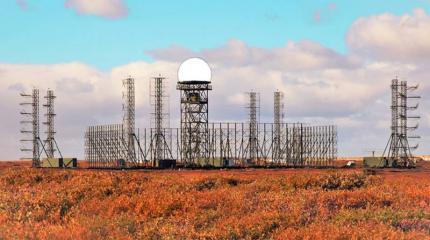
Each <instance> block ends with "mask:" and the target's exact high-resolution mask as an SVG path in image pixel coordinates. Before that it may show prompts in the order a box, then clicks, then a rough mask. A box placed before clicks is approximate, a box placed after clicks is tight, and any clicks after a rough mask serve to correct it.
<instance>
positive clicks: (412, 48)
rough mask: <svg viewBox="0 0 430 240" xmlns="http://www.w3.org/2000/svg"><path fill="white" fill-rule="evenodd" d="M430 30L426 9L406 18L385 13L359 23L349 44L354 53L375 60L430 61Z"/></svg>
mask: <svg viewBox="0 0 430 240" xmlns="http://www.w3.org/2000/svg"><path fill="white" fill-rule="evenodd" d="M429 29H430V16H429V15H428V14H427V13H426V12H425V11H424V10H423V9H415V10H414V12H413V14H404V15H402V16H395V15H393V14H390V13H385V14H382V15H377V16H371V17H363V18H360V19H358V20H357V21H355V22H354V24H353V25H352V27H351V28H350V30H349V32H348V34H347V43H348V46H349V48H350V50H351V51H352V52H353V53H355V54H358V55H361V56H367V57H369V58H371V59H379V60H385V61H391V62H396V61H398V62H418V61H428V59H429V57H430V31H429Z"/></svg>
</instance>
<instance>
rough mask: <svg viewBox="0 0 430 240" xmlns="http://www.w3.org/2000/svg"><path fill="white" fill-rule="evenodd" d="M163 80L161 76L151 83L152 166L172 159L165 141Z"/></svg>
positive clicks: (166, 112) (166, 123)
mask: <svg viewBox="0 0 430 240" xmlns="http://www.w3.org/2000/svg"><path fill="white" fill-rule="evenodd" d="M165 79H166V78H164V77H162V76H161V75H159V76H158V77H154V78H153V81H151V84H152V85H151V86H150V89H151V94H150V103H151V106H152V109H153V112H152V113H151V115H152V119H151V128H154V129H155V135H154V138H152V139H151V151H152V155H153V156H154V159H153V160H154V161H153V162H152V164H153V165H155V164H156V161H160V160H165V159H172V153H171V150H170V148H169V145H168V144H167V141H166V136H165V133H164V131H163V129H164V128H166V127H169V106H168V101H166V100H168V98H169V97H168V95H167V94H166V92H165V88H166V87H165V84H164V82H165Z"/></svg>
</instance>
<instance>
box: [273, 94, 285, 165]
mask: <svg viewBox="0 0 430 240" xmlns="http://www.w3.org/2000/svg"><path fill="white" fill-rule="evenodd" d="M283 100H284V94H283V93H282V92H279V91H276V92H274V93H273V123H274V125H275V126H274V127H275V130H274V135H273V160H274V161H275V162H277V161H279V160H281V159H282V154H283V149H282V144H281V143H282V142H283V141H285V139H283V136H284V135H283V133H282V128H281V125H282V124H283V123H284V114H285V113H284V102H283Z"/></svg>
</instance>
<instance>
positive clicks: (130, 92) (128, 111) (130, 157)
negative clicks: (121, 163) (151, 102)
mask: <svg viewBox="0 0 430 240" xmlns="http://www.w3.org/2000/svg"><path fill="white" fill-rule="evenodd" d="M122 84H123V93H122V98H123V105H122V109H123V119H122V121H123V125H122V126H123V135H124V137H125V140H126V144H127V151H128V152H127V155H125V156H124V160H125V161H127V162H133V161H135V156H136V152H135V142H134V140H135V107H136V104H135V87H134V79H133V78H131V77H128V78H126V79H124V80H123V82H122Z"/></svg>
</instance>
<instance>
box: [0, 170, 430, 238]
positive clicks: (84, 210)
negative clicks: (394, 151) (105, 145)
mask: <svg viewBox="0 0 430 240" xmlns="http://www.w3.org/2000/svg"><path fill="white" fill-rule="evenodd" d="M1 238H5V239H25V238H28V239H351V238H352V239H430V177H429V175H428V173H427V172H412V173H410V172H409V173H408V172H406V173H405V172H384V173H382V174H378V175H376V176H368V175H364V174H362V172H361V171H360V170H336V171H330V170H306V169H303V170H235V171H153V172H148V171H128V172H127V171H90V170H42V169H30V168H27V167H10V168H7V167H5V168H1V169H0V239H1Z"/></svg>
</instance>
